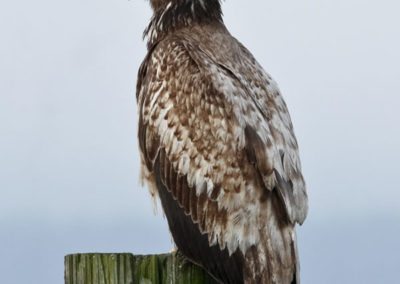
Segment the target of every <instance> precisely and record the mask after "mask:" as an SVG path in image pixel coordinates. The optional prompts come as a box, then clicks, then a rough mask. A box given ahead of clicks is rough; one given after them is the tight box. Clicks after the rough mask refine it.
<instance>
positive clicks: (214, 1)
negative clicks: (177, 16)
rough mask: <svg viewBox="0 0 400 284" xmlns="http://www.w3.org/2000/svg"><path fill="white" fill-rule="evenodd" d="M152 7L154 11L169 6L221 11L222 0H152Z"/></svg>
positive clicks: (213, 11) (212, 11)
mask: <svg viewBox="0 0 400 284" xmlns="http://www.w3.org/2000/svg"><path fill="white" fill-rule="evenodd" d="M150 4H151V7H152V8H153V10H154V12H157V11H162V10H165V9H166V8H167V7H171V6H173V7H181V8H185V7H188V8H190V9H192V11H193V12H195V11H196V8H197V7H199V8H202V9H203V10H206V11H209V12H211V13H215V12H219V13H220V12H221V4H220V0H150Z"/></svg>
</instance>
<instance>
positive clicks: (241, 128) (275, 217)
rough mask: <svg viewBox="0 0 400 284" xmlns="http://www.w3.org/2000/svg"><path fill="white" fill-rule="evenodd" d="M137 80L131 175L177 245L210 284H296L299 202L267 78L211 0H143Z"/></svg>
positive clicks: (279, 108)
mask: <svg viewBox="0 0 400 284" xmlns="http://www.w3.org/2000/svg"><path fill="white" fill-rule="evenodd" d="M150 2H151V6H152V8H153V11H154V14H153V17H152V19H151V22H150V24H149V26H148V28H147V29H146V31H145V35H146V37H147V39H148V54H147V56H146V58H145V59H144V61H143V63H142V65H141V67H140V70H139V76H138V83H137V101H138V109H139V144H140V150H141V158H142V170H143V176H144V178H145V180H146V181H147V182H148V183H149V185H150V186H149V187H150V189H151V193H152V194H153V195H158V196H159V198H160V200H161V204H162V207H163V209H164V212H165V215H166V217H167V220H168V224H169V228H170V231H171V233H172V236H173V239H174V241H175V243H176V246H177V247H178V249H179V250H180V251H181V252H182V253H183V254H184V255H185V256H186V257H187V258H188V259H189V260H191V261H192V262H194V263H196V264H198V265H201V266H202V267H204V269H206V270H207V271H208V272H209V273H210V274H211V275H212V276H213V277H214V278H215V279H217V280H218V281H220V282H221V283H282V284H286V283H299V259H298V253H297V247H296V234H295V225H296V223H300V224H302V223H303V221H304V219H305V218H306V214H307V194H306V188H305V183H304V179H303V176H302V174H301V165H300V160H299V154H298V145H297V142H296V138H295V135H294V132H293V125H292V122H291V119H290V116H289V113H288V110H287V107H286V104H285V102H284V100H283V98H282V96H281V94H280V91H279V89H278V87H277V85H276V83H275V82H274V81H273V79H272V78H271V77H270V76H269V75H268V74H267V73H266V72H265V71H264V70H263V68H262V67H261V66H260V64H259V63H258V62H257V61H256V60H255V59H254V57H253V56H252V54H251V53H250V52H249V51H248V50H247V49H246V48H245V47H244V46H243V45H242V44H241V43H240V42H239V41H237V40H236V39H235V38H234V37H232V35H231V34H230V33H229V32H228V30H227V29H226V27H225V25H224V23H223V20H222V13H221V5H220V2H219V0H150Z"/></svg>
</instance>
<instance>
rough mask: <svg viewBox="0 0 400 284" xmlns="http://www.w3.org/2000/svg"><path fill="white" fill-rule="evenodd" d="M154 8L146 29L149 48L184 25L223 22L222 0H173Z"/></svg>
mask: <svg viewBox="0 0 400 284" xmlns="http://www.w3.org/2000/svg"><path fill="white" fill-rule="evenodd" d="M153 9H154V14H153V17H152V18H151V21H150V24H149V25H148V27H147V28H146V30H145V31H144V37H146V38H147V40H148V46H149V48H150V47H152V46H153V45H154V44H155V43H157V42H158V41H159V40H161V39H162V38H164V37H165V36H166V35H167V34H168V33H170V32H173V31H175V30H177V29H180V28H182V27H188V26H191V25H198V24H207V23H212V22H217V23H222V22H223V21H222V11H221V3H220V0H171V1H165V3H164V4H162V5H159V6H158V7H153Z"/></svg>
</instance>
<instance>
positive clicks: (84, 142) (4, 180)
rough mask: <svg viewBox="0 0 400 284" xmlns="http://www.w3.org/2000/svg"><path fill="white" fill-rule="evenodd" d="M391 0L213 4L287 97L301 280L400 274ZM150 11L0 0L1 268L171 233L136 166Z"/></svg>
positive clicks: (7, 279)
mask: <svg viewBox="0 0 400 284" xmlns="http://www.w3.org/2000/svg"><path fill="white" fill-rule="evenodd" d="M399 3H400V2H398V1H395V0H392V1H391V0H380V1H365V0H364V1H361V0H335V1H333V0H330V1H328V0H319V1H311V0H300V1H271V0H269V1H265V0H263V1H261V0H258V1H256V0H253V1H251V0H248V1H238V0H227V1H226V2H224V3H223V8H224V13H225V23H226V25H227V26H228V28H229V29H230V31H231V32H232V34H233V35H234V36H236V37H237V38H238V39H239V40H241V41H242V43H244V44H245V45H246V46H247V47H248V48H249V49H250V50H251V51H252V52H253V54H254V55H255V57H256V58H257V59H258V61H259V62H260V63H261V64H262V65H263V66H264V68H265V69H266V70H267V71H268V72H269V73H271V74H272V76H273V77H274V78H275V79H276V80H277V81H278V83H279V85H280V87H281V90H282V92H283V94H284V96H285V98H286V102H287V104H288V106H289V109H290V111H291V115H292V119H293V122H294V125H295V130H296V134H297V137H298V140H299V143H300V147H301V157H302V162H303V168H304V174H305V177H306V181H307V184H308V191H309V197H310V212H309V217H308V219H307V220H306V223H305V224H304V225H303V226H302V227H300V228H299V229H298V238H299V248H300V253H301V260H302V262H301V265H302V278H303V283H306V284H308V283H332V284H333V283H395V282H397V281H398V279H399V276H398V271H399V269H400V259H399V257H398V255H399V251H400V245H399V241H398V240H399V238H400V188H399V182H398V176H399V159H400V151H399V145H400V131H399V126H398V124H399V121H400V112H399V108H400V98H399V95H400V94H399V90H400V80H399V75H400V70H399V68H400V67H399V66H400V55H399V54H400V52H399V51H400V31H399V30H400V28H399V27H400V18H399V17H398V11H399V10H400V4H399ZM150 15H151V11H150V8H149V5H148V2H147V1H142V0H132V1H125V0H124V1H106V0H79V1H78V0H70V1H50V0H37V1H27V0H21V1H2V2H1V3H0V43H1V44H0V255H1V257H0V275H1V279H2V280H1V282H2V283H9V284H13V283H63V256H64V255H65V254H68V253H74V252H98V251H100V252H125V251H126V252H133V253H143V254H148V253H161V252H167V251H169V250H170V249H171V248H172V243H171V238H170V236H169V233H168V230H167V225H166V221H165V219H164V218H163V217H162V214H161V213H159V214H158V215H154V214H153V209H152V203H151V200H150V198H149V196H148V194H147V190H146V189H144V188H141V187H140V186H139V181H138V176H139V167H138V166H139V158H138V148H137V143H136V131H137V129H136V102H135V83H136V73H137V69H138V67H139V64H140V62H141V60H142V58H143V57H144V55H145V52H146V50H145V43H144V42H143V41H142V40H141V35H142V31H143V29H144V28H145V26H146V24H147V22H148V19H149V18H150ZM159 211H161V210H159Z"/></svg>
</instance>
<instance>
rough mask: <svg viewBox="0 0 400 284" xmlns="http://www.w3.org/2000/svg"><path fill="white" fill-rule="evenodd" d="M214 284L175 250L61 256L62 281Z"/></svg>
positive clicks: (68, 283)
mask: <svg viewBox="0 0 400 284" xmlns="http://www.w3.org/2000/svg"><path fill="white" fill-rule="evenodd" d="M167 283H168V284H216V281H215V280H213V279H212V278H211V277H210V276H209V275H208V274H207V273H206V272H205V271H204V270H202V269H201V268H200V267H198V266H196V265H194V264H192V263H190V262H189V261H187V260H186V259H185V258H184V257H183V256H182V255H180V254H179V253H172V254H161V255H148V256H140V255H138V256H134V255H132V254H127V253H121V254H97V253H95V254H72V255H67V256H66V257H65V284H167Z"/></svg>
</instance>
